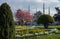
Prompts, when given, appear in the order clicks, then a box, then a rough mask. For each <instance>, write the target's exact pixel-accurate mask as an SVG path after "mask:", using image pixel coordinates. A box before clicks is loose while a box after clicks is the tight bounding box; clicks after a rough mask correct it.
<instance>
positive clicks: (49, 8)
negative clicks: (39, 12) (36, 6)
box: [48, 7, 50, 15]
mask: <svg viewBox="0 0 60 39" xmlns="http://www.w3.org/2000/svg"><path fill="white" fill-rule="evenodd" d="M48 15H50V7H49V8H48Z"/></svg>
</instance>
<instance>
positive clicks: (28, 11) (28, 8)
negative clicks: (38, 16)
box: [28, 4, 30, 13]
mask: <svg viewBox="0 0 60 39" xmlns="http://www.w3.org/2000/svg"><path fill="white" fill-rule="evenodd" d="M28 12H29V13H30V4H29V5H28Z"/></svg>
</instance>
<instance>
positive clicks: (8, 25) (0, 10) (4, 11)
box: [0, 3, 15, 39]
mask: <svg viewBox="0 0 60 39" xmlns="http://www.w3.org/2000/svg"><path fill="white" fill-rule="evenodd" d="M14 32H15V27H14V20H13V15H12V11H11V9H10V6H9V5H8V4H7V3H3V4H2V5H1V6H0V39H15V33H14Z"/></svg>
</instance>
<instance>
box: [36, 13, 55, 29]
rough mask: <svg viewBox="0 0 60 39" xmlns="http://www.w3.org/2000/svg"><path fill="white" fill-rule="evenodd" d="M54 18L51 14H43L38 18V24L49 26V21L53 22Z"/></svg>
mask: <svg viewBox="0 0 60 39" xmlns="http://www.w3.org/2000/svg"><path fill="white" fill-rule="evenodd" d="M53 22H54V19H53V18H52V17H51V16H50V15H46V14H44V15H41V16H40V17H38V19H37V24H40V23H41V24H43V25H44V27H45V28H48V25H49V23H53Z"/></svg>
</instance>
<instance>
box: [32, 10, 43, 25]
mask: <svg viewBox="0 0 60 39" xmlns="http://www.w3.org/2000/svg"><path fill="white" fill-rule="evenodd" d="M41 15H42V12H41V11H37V12H36V13H35V14H34V20H33V22H34V25H37V23H36V21H37V18H38V17H39V16H41Z"/></svg>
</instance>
